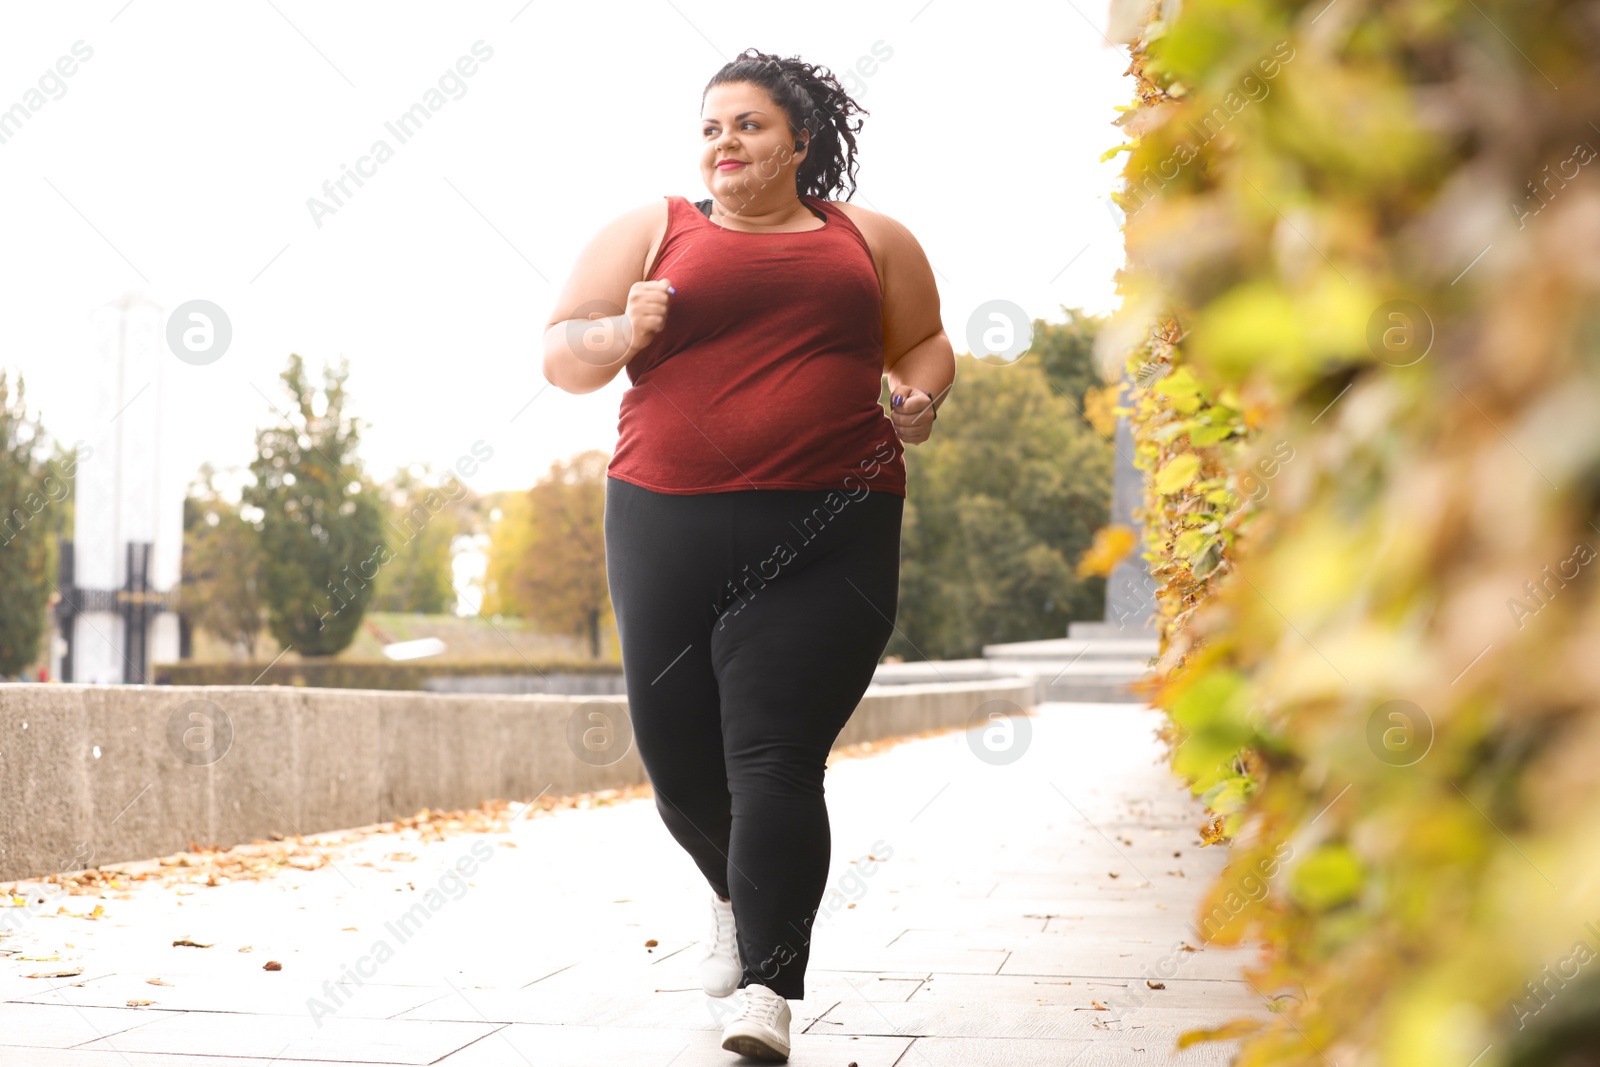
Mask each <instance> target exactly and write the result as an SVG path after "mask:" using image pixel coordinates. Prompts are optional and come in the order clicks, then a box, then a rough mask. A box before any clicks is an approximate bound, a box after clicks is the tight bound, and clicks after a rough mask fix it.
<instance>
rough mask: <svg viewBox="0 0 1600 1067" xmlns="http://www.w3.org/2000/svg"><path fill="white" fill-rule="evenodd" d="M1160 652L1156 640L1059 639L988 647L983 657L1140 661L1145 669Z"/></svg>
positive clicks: (1064, 660)
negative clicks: (1144, 664)
mask: <svg viewBox="0 0 1600 1067" xmlns="http://www.w3.org/2000/svg"><path fill="white" fill-rule="evenodd" d="M1157 650H1158V645H1157V643H1156V641H1155V639H1154V638H1151V639H1149V640H1139V639H1129V638H1121V639H1108V638H1096V639H1093V640H1087V641H1085V640H1080V639H1075V638H1070V637H1057V638H1052V639H1050V640H1048V641H1015V642H1011V643H1009V644H1001V645H984V646H983V656H984V658H985V659H991V660H993V659H1005V660H1030V659H1039V660H1060V661H1061V662H1063V663H1070V662H1073V661H1078V662H1083V663H1091V662H1100V661H1121V660H1139V661H1140V663H1141V669H1142V666H1143V661H1145V660H1148V659H1149V658H1150V657H1152V656H1154V655H1156V653H1157Z"/></svg>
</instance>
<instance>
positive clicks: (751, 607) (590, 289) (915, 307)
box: [544, 49, 955, 1059]
mask: <svg viewBox="0 0 1600 1067" xmlns="http://www.w3.org/2000/svg"><path fill="white" fill-rule="evenodd" d="M855 112H862V109H861V108H860V107H859V106H857V104H856V103H855V101H854V100H852V99H851V98H850V97H849V96H848V95H846V94H845V92H844V91H843V89H842V88H841V87H840V85H839V83H838V81H837V80H836V79H835V78H834V76H833V75H832V74H831V73H830V72H829V71H828V70H827V68H826V67H815V66H812V65H811V64H807V63H803V62H801V61H800V60H799V59H798V58H788V59H780V58H778V57H777V56H771V55H766V54H764V53H761V52H758V51H756V50H754V49H750V50H747V51H746V52H744V53H743V54H741V55H740V56H739V57H738V58H737V59H735V61H734V62H732V63H729V64H728V65H726V66H724V67H723V68H722V69H721V70H720V71H718V72H717V74H716V76H715V77H713V78H712V79H711V81H710V83H709V84H708V85H707V87H706V92H705V93H704V94H703V99H702V105H701V116H702V117H701V120H700V123H699V137H700V145H701V152H700V171H701V176H702V177H703V178H704V180H705V185H706V189H707V191H709V192H710V194H711V196H710V198H709V199H707V200H702V201H700V202H699V203H698V204H695V203H691V202H690V201H688V200H686V199H684V198H683V197H679V196H666V197H663V198H662V199H661V200H657V201H652V202H651V203H649V204H647V205H645V206H643V207H640V208H637V209H635V210H633V211H630V212H628V213H626V214H624V215H621V216H620V217H618V218H616V219H615V220H614V221H612V222H611V223H609V224H608V225H606V226H605V227H604V228H603V229H602V230H601V231H600V232H599V234H598V235H597V236H596V237H595V238H594V239H593V240H592V241H591V242H590V243H589V244H588V246H587V247H586V248H585V249H584V251H583V252H582V254H581V255H580V257H579V260H578V262H577V264H576V266H575V267H574V268H573V272H572V276H571V277H570V278H569V279H568V281H567V284H566V288H565V289H564V290H563V292H562V294H561V296H560V297H559V299H558V300H557V302H556V307H555V311H554V314H552V315H551V318H550V323H549V326H548V328H547V329H546V332H545V339H544V374H545V377H546V378H547V379H549V381H550V382H551V383H552V384H554V385H556V386H558V387H560V388H562V389H565V390H566V391H568V392H572V393H587V392H592V391H593V390H596V389H599V388H601V387H602V386H604V385H605V384H606V383H608V382H610V381H611V380H612V379H613V378H615V377H616V375H617V373H618V372H619V371H620V370H622V369H623V368H624V367H626V369H627V372H628V379H629V381H630V382H631V383H632V387H631V388H629V389H628V390H627V391H626V392H625V393H623V395H622V402H621V411H620V414H619V417H618V440H617V447H616V450H615V453H614V454H613V456H612V459H611V462H610V465H609V467H608V468H607V471H606V474H607V478H606V498H605V540H606V569H607V577H608V579H609V582H610V588H611V601H612V605H613V607H614V609H615V612H616V619H617V633H618V638H619V640H620V642H621V646H622V669H623V674H624V677H625V679H626V684H627V692H628V708H629V715H630V717H631V720H632V725H633V734H634V738H635V740H636V742H637V744H638V746H639V755H640V757H641V759H642V760H643V762H644V766H645V769H646V771H647V773H648V774H649V777H650V781H651V784H652V786H653V788H654V793H655V798H656V807H657V809H658V810H659V811H660V813H661V818H662V820H663V821H664V822H665V823H666V826H667V829H668V830H669V831H670V832H671V834H672V836H673V837H674V838H675V839H676V840H677V842H678V843H679V844H680V845H682V846H683V848H684V849H685V850H686V851H687V852H688V853H689V855H690V856H691V857H692V858H693V860H694V862H695V864H696V865H697V866H698V867H699V868H700V871H701V873H702V874H703V875H704V876H705V879H706V881H707V882H708V883H710V887H711V889H712V891H713V892H712V894H711V910H712V918H711V936H710V938H709V939H708V948H707V952H706V956H705V958H704V960H703V961H702V963H701V965H700V974H701V979H702V982H703V984H704V985H705V989H706V992H707V993H709V994H710V995H711V996H714V997H727V996H730V995H731V994H732V993H733V992H734V991H735V990H736V989H740V988H742V989H743V990H744V998H743V1003H742V1006H741V1011H740V1013H739V1014H738V1016H737V1017H735V1018H734V1019H733V1020H732V1021H731V1022H729V1023H728V1024H727V1027H726V1030H725V1032H724V1035H723V1043H722V1047H723V1048H725V1049H728V1050H730V1051H734V1052H739V1053H742V1054H744V1055H748V1056H756V1057H761V1058H766V1059H785V1058H787V1056H788V1053H789V1019H790V1011H789V1006H788V1003H787V1000H789V999H795V1000H799V999H803V998H804V997H805V973H806V964H807V961H808V959H809V945H810V934H811V927H812V923H813V922H814V920H815V918H816V915H817V911H818V907H819V905H820V904H821V901H822V895H823V892H824V890H825V887H826V882H827V877H828V866H829V852H830V846H831V839H830V833H829V826H828V809H827V806H826V804H825V803H824V800H823V772H824V767H825V763H826V760H827V756H828V751H829V749H830V748H831V747H832V745H833V742H834V740H835V739H836V738H837V737H838V735H839V732H840V730H841V729H843V727H844V725H845V722H846V721H847V720H848V719H849V718H850V715H851V713H852V712H853V711H854V710H855V707H856V704H857V703H858V702H859V701H860V699H861V696H862V694H863V692H865V690H866V687H867V685H868V683H869V682H870V681H871V680H872V675H873V671H874V669H875V668H876V666H877V664H878V659H879V657H880V656H881V655H882V654H883V650H884V648H885V646H886V645H887V644H888V641H889V637H890V635H891V634H892V632H893V628H894V618H895V613H896V608H897V606H898V589H899V570H900V523H901V512H902V509H903V507H904V503H905V492H906V488H905V486H906V480H905V464H904V460H903V458H902V455H903V452H904V449H903V448H902V447H900V445H901V444H920V443H921V442H923V441H925V440H927V439H928V434H929V431H930V430H931V428H932V426H933V422H934V419H935V417H936V411H937V408H938V405H939V403H940V402H941V401H942V399H943V396H944V394H945V392H946V391H947V390H948V389H949V387H950V386H951V384H952V383H953V381H954V378H955V359H954V355H953V353H952V351H951V346H950V341H949V339H948V338H947V337H946V336H945V334H944V330H943V329H942V327H941V325H940V318H939V294H938V291H937V290H936V288H935V286H934V280H933V272H932V270H931V269H930V268H929V265H928V261H927V258H926V256H925V255H924V254H923V251H922V248H921V246H920V245H918V244H917V242H916V240H915V239H914V238H913V237H912V236H911V235H910V234H909V233H908V232H907V231H906V229H905V228H904V227H903V226H901V225H900V224H898V223H897V222H895V221H893V220H892V219H890V218H888V217H887V216H884V215H880V214H877V213H876V212H872V211H868V210H866V209H865V208H861V207H858V206H856V205H854V204H851V203H849V202H848V201H838V200H831V199H829V197H831V196H832V195H833V194H834V193H836V192H837V191H838V190H839V189H841V188H842V186H843V180H844V179H845V178H846V177H847V176H848V179H849V181H850V192H851V194H852V195H853V194H854V191H855V181H854V171H855V158H854V156H855V136H854V131H853V130H852V127H851V124H850V122H849V116H850V115H851V114H852V113H855ZM863 113H864V112H863ZM860 127H861V122H860V120H856V122H855V124H854V130H859V129H860ZM885 374H887V375H888V378H889V392H890V394H891V400H890V408H889V410H888V411H887V413H886V411H885V408H884V406H883V403H882V402H881V400H880V394H881V390H882V386H883V376H884V375H885ZM735 920H737V921H735Z"/></svg>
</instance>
